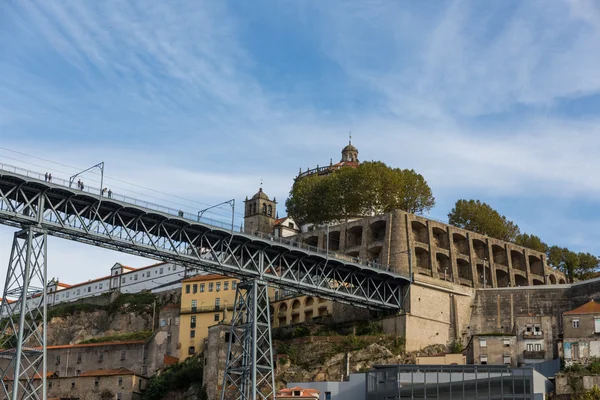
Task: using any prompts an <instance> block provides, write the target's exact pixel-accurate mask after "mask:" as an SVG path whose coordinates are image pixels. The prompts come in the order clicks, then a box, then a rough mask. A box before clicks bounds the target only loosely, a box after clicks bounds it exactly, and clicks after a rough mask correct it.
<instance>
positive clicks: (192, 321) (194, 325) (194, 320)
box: [190, 315, 196, 328]
mask: <svg viewBox="0 0 600 400" xmlns="http://www.w3.org/2000/svg"><path fill="white" fill-rule="evenodd" d="M195 327H196V316H195V315H192V317H191V318H190V328H195Z"/></svg>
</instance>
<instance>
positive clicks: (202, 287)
mask: <svg viewBox="0 0 600 400" xmlns="http://www.w3.org/2000/svg"><path fill="white" fill-rule="evenodd" d="M200 293H204V283H201V284H200Z"/></svg>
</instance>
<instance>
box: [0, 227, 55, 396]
mask: <svg viewBox="0 0 600 400" xmlns="http://www.w3.org/2000/svg"><path fill="white" fill-rule="evenodd" d="M46 238H47V235H46V232H45V231H43V230H41V229H38V228H36V227H33V226H30V227H27V228H25V229H23V230H21V231H19V232H16V233H15V236H14V239H13V244H12V250H11V254H10V260H9V264H8V270H7V272H6V281H5V283H4V292H3V296H2V303H1V305H0V316H1V318H0V320H1V322H0V323H1V325H0V349H3V350H0V378H1V379H2V382H3V383H5V384H2V385H1V386H2V390H1V391H0V393H3V394H4V396H2V398H6V399H9V400H17V399H19V400H20V399H23V400H45V399H46V397H47V396H46V322H47V306H46V294H47V293H46V292H47V282H48V279H47V264H46V261H47V258H46ZM40 378H41V379H40Z"/></svg>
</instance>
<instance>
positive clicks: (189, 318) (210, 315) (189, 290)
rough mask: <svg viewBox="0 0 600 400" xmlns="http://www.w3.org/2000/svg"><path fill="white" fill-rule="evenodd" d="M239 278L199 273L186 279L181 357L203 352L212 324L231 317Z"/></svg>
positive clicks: (183, 292) (183, 296) (181, 322)
mask: <svg viewBox="0 0 600 400" xmlns="http://www.w3.org/2000/svg"><path fill="white" fill-rule="evenodd" d="M238 282H239V280H238V279H233V278H229V277H226V276H223V275H215V274H211V275H198V276H195V277H193V278H189V279H185V280H183V281H182V286H181V310H180V314H181V315H180V325H179V346H180V347H179V359H180V360H185V359H186V358H188V357H189V356H191V355H193V354H196V353H200V352H201V351H202V350H203V349H202V347H203V346H204V339H205V338H206V337H207V336H208V327H209V326H213V325H216V324H218V323H220V322H222V321H224V320H225V321H229V320H231V313H232V312H233V306H234V302H235V292H236V289H237V284H238Z"/></svg>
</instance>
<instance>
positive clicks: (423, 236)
mask: <svg viewBox="0 0 600 400" xmlns="http://www.w3.org/2000/svg"><path fill="white" fill-rule="evenodd" d="M410 225H411V227H412V233H413V238H414V240H415V241H417V242H421V243H425V244H428V243H429V233H428V232H427V227H426V226H425V224H423V223H421V222H419V221H412V222H411V224H410Z"/></svg>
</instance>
